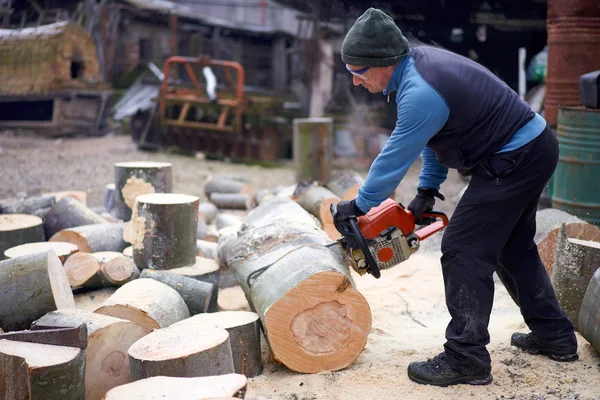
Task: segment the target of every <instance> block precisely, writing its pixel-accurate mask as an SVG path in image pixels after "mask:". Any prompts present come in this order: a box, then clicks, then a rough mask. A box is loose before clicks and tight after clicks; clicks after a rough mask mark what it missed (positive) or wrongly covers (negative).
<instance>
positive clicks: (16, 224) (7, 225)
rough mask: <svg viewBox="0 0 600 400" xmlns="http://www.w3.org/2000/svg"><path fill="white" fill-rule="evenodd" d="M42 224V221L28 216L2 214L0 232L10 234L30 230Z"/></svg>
mask: <svg viewBox="0 0 600 400" xmlns="http://www.w3.org/2000/svg"><path fill="white" fill-rule="evenodd" d="M41 224H42V219H41V218H40V217H37V216H35V215H28V214H3V215H0V232H10V231H16V230H20V229H26V228H31V227H34V226H38V225H41Z"/></svg>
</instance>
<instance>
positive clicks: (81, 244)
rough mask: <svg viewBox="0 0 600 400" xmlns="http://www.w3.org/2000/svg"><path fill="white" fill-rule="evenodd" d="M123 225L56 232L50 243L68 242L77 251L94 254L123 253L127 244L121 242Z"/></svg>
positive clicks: (76, 228) (104, 224)
mask: <svg viewBox="0 0 600 400" xmlns="http://www.w3.org/2000/svg"><path fill="white" fill-rule="evenodd" d="M123 229H124V225H123V224H121V223H116V224H110V223H103V224H94V225H84V226H78V227H75V228H67V229H63V230H60V231H58V232H56V233H55V234H54V235H53V236H52V237H51V238H50V239H49V241H50V242H69V243H73V244H75V245H77V247H78V248H79V251H82V252H86V253H96V252H100V251H119V252H121V251H123V249H124V248H125V247H127V242H125V240H123Z"/></svg>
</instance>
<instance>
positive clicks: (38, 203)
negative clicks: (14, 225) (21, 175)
mask: <svg viewBox="0 0 600 400" xmlns="http://www.w3.org/2000/svg"><path fill="white" fill-rule="evenodd" d="M55 203H56V198H55V197H54V196H34V197H27V198H26V199H23V200H19V201H15V202H12V203H8V204H4V205H2V206H1V207H0V210H1V211H2V214H32V213H33V212H35V211H37V210H40V209H43V208H48V207H52V206H53V205H54V204H55Z"/></svg>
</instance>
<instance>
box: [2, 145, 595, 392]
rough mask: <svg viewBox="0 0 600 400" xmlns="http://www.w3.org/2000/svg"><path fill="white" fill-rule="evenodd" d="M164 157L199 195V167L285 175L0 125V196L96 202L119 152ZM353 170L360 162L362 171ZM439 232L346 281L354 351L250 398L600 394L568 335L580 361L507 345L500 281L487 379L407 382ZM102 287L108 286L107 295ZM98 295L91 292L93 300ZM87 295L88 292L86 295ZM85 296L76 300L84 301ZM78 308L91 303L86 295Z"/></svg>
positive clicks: (429, 333) (439, 302) (506, 302)
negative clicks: (366, 309) (329, 368)
mask: <svg viewBox="0 0 600 400" xmlns="http://www.w3.org/2000/svg"><path fill="white" fill-rule="evenodd" d="M141 160H152V161H168V162H171V163H172V164H173V174H174V190H175V191H176V192H179V193H186V194H193V195H199V196H201V197H203V194H202V182H203V180H204V178H205V177H206V176H207V175H208V174H214V173H220V174H233V175H240V174H242V175H245V176H247V177H248V178H249V180H250V183H251V184H252V185H253V186H254V187H255V188H256V189H262V188H273V187H275V186H277V185H292V184H294V172H293V169H292V168H291V166H290V165H289V164H287V165H282V166H278V167H274V168H262V167H258V166H252V165H243V164H232V163H224V162H217V161H204V160H198V159H195V158H193V157H185V156H181V155H175V154H168V153H147V152H139V151H137V150H136V148H135V146H134V145H133V143H131V141H130V140H129V139H128V138H126V137H103V138H93V139H92V138H88V139H53V140H47V139H40V138H35V137H27V136H25V137H23V136H17V137H15V136H14V135H12V134H6V133H5V134H0V167H1V169H2V172H3V173H2V174H0V200H2V199H11V198H16V197H23V196H29V195H36V194H39V193H42V192H46V191H58V190H85V191H86V192H87V193H88V205H89V206H92V207H95V206H100V205H101V203H102V201H101V199H102V192H103V189H104V186H105V185H106V184H107V183H111V182H112V181H113V164H114V163H115V162H122V161H141ZM418 169H419V165H418V164H417V165H415V166H413V168H412V169H411V171H410V172H409V174H408V175H407V177H406V178H405V180H404V181H403V182H402V184H401V185H400V187H399V188H398V190H397V192H396V198H397V200H399V201H401V202H403V203H404V204H407V203H408V202H409V201H410V199H411V198H412V196H413V194H414V191H415V188H416V184H417V181H416V177H417V175H418ZM362 173H363V174H365V173H366V171H362ZM463 186H464V182H462V180H461V179H460V178H459V177H458V176H457V175H456V174H455V173H451V174H450V177H449V179H448V181H447V182H446V183H445V184H444V186H443V187H442V192H443V193H444V194H445V195H446V197H447V201H445V202H441V203H440V202H438V203H439V207H438V208H440V209H441V210H442V211H445V212H447V213H448V214H451V213H452V209H453V207H454V206H455V199H456V195H457V193H458V192H459V190H460V189H461V188H462V187H463ZM439 243H440V235H436V236H434V237H432V238H430V239H428V242H424V243H423V248H422V249H421V250H420V251H419V253H418V254H416V255H414V256H412V257H411V259H410V260H408V261H407V262H405V263H403V264H401V265H399V266H397V267H395V268H393V269H391V270H388V271H384V272H383V274H382V277H381V279H379V280H376V279H374V278H372V277H370V276H365V277H357V278H356V279H355V281H356V284H357V287H358V289H359V290H360V292H361V293H362V294H363V295H364V296H365V298H366V299H367V300H368V302H369V305H370V307H371V310H372V313H373V327H372V331H371V333H370V335H369V338H368V342H367V345H366V348H365V349H364V351H363V352H362V353H361V354H360V356H359V357H358V359H357V360H356V362H355V363H353V364H352V365H351V366H349V367H348V368H346V369H345V370H342V371H338V372H328V373H319V374H313V375H306V374H298V373H294V372H291V371H290V370H288V369H287V368H285V367H284V366H282V365H275V364H272V363H270V362H269V361H268V356H267V352H266V351H265V352H264V362H265V371H264V374H263V375H261V376H258V377H255V378H252V379H251V380H250V383H249V388H248V393H247V396H246V398H247V399H250V400H266V399H281V400H284V399H285V400H317V399H318V400H337V399H340V400H342V399H343V400H346V399H374V400H375V399H459V398H470V399H518V400H529V399H531V400H534V399H535V400H540V399H582V400H583V399H600V358H599V357H598V355H597V354H596V352H595V351H594V350H593V349H592V348H591V346H590V345H589V344H588V343H587V342H586V341H585V339H583V338H582V337H581V336H578V339H579V344H580V348H579V355H580V360H579V361H577V362H574V363H558V362H555V361H551V360H549V359H548V358H546V357H542V356H533V355H529V354H525V353H522V352H520V351H518V350H517V349H515V348H512V347H510V345H509V340H510V335H511V333H512V332H514V331H527V329H526V327H525V325H524V324H523V320H522V318H521V316H520V314H519V310H518V309H517V308H516V306H515V305H514V303H513V302H512V300H511V299H510V297H509V296H508V294H507V292H506V290H505V289H504V287H503V286H502V285H501V284H500V283H497V284H496V293H495V303H494V309H493V313H492V319H491V323H490V334H491V343H490V345H489V346H488V349H489V350H490V352H491V356H492V362H493V370H492V373H493V375H494V381H493V383H492V384H490V385H488V386H484V387H474V386H468V385H458V386H454V387H450V388H436V387H431V386H422V385H417V384H414V383H412V382H411V381H409V379H408V378H407V376H406V367H407V366H408V364H409V363H410V362H411V361H416V360H424V359H426V358H428V357H433V356H434V355H436V354H438V353H439V352H440V351H441V350H442V345H443V343H444V330H445V327H446V325H447V323H448V322H449V315H448V312H447V309H446V306H445V303H444V291H443V283H442V277H441V268H440V263H439V257H440V252H439ZM221 294H222V300H223V301H222V302H220V303H221V304H226V305H227V304H228V305H229V307H231V308H245V307H247V304H246V303H245V300H244V298H243V295H242V294H241V293H240V290H239V288H232V289H225V291H222V292H221ZM107 295H108V294H107ZM99 299H100V300H101V299H102V296H98V298H96V299H95V301H98V300H99ZM88 300H89V299H88ZM88 300H86V301H88ZM80 306H82V307H83V308H89V307H92V306H93V304H92V303H89V302H87V303H86V304H85V305H82V303H80Z"/></svg>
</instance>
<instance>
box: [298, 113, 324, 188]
mask: <svg viewBox="0 0 600 400" xmlns="http://www.w3.org/2000/svg"><path fill="white" fill-rule="evenodd" d="M293 147H294V163H295V166H296V180H297V181H298V182H301V181H318V182H325V181H326V180H327V179H328V178H329V174H330V170H331V160H332V158H333V119H332V118H297V119H294V145H293Z"/></svg>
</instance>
